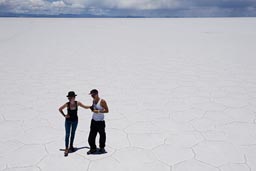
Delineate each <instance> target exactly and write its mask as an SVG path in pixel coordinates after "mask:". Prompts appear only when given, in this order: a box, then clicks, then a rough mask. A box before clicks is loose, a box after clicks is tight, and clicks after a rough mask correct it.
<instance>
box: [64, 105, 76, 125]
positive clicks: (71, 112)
mask: <svg viewBox="0 0 256 171" xmlns="http://www.w3.org/2000/svg"><path fill="white" fill-rule="evenodd" d="M75 104H76V108H75V109H70V102H67V106H68V107H67V110H68V114H69V116H70V118H66V120H67V121H73V122H74V121H78V116H77V108H78V107H77V101H75Z"/></svg>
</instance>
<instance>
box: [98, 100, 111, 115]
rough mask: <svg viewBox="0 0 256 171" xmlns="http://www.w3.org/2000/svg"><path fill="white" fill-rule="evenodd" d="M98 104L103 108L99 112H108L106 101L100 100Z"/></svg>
mask: <svg viewBox="0 0 256 171" xmlns="http://www.w3.org/2000/svg"><path fill="white" fill-rule="evenodd" d="M100 105H101V106H102V107H103V110H100V111H99V113H108V112H109V110H108V105H107V102H106V101H105V100H103V99H102V100H101V102H100Z"/></svg>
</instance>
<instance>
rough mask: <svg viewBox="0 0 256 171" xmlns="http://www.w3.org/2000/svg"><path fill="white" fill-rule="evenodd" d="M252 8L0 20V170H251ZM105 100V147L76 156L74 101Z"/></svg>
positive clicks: (254, 123) (254, 163) (254, 124)
mask: <svg viewBox="0 0 256 171" xmlns="http://www.w3.org/2000/svg"><path fill="white" fill-rule="evenodd" d="M255 28H256V18H218V19H214V18H205V19H200V18H198V19H195V18H194V19H193V18H190V19H24V18H19V19H18V18H1V19H0V59H1V62H0V69H1V70H0V71H1V72H0V80H1V86H0V98H1V107H0V130H1V131H0V170H4V171H10V170H12V171H14V170H22V171H30V170H33V171H40V170H41V171H48V170H53V171H56V170H61V171H65V170H76V171H80V170H83V171H84V170H88V171H99V170H105V171H108V170H111V171H113V170H116V171H131V170H143V171H144V170H145V171H155V170H161V171H231V170H232V171H255V170H256V69H255V66H256V58H255V54H256V49H255V44H256V32H255ZM92 88H97V89H99V91H100V96H101V97H102V98H104V99H106V100H107V102H108V105H109V108H110V113H108V114H106V131H107V147H106V150H107V152H108V153H106V154H103V155H89V156H88V155H86V152H87V150H88V149H87V148H86V147H88V143H87V137H88V133H89V127H90V125H89V124H90V119H91V115H92V114H91V112H90V111H89V110H84V109H79V125H78V130H77V134H76V139H75V146H76V147H78V148H81V149H80V150H78V151H77V152H75V153H72V154H70V155H69V156H68V157H67V158H64V157H63V152H62V151H59V149H61V148H64V119H63V117H62V116H61V115H60V114H59V112H58V110H57V109H58V108H59V107H60V105H62V104H64V103H65V102H66V101H67V99H66V94H67V92H68V91H69V90H74V91H75V92H76V93H77V94H78V96H77V100H79V101H81V102H83V103H85V104H88V105H89V104H91V97H90V96H89V95H88V92H89V91H90V90H91V89H92Z"/></svg>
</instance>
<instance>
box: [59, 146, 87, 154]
mask: <svg viewBox="0 0 256 171" xmlns="http://www.w3.org/2000/svg"><path fill="white" fill-rule="evenodd" d="M85 148H87V149H90V147H87V146H84V147H74V151H70V150H69V152H68V153H74V152H77V151H78V150H82V149H85ZM60 151H65V149H63V148H62V149H60Z"/></svg>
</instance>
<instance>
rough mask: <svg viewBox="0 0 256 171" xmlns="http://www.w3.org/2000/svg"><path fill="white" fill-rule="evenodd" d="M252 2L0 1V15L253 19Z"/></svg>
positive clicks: (255, 5)
mask: <svg viewBox="0 0 256 171" xmlns="http://www.w3.org/2000/svg"><path fill="white" fill-rule="evenodd" d="M255 10H256V0H0V11H1V13H17V14H42V15H43V14H52V15H58V14H94V15H108V16H113V15H120V16H122V15H123V16H127V15H135V14H136V15H142V16H181V17H182V16H219V15H221V16H232V15H233V16H239V15H241V16H256V14H255V13H256V12H255Z"/></svg>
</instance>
